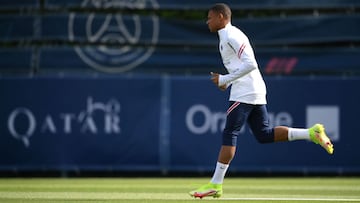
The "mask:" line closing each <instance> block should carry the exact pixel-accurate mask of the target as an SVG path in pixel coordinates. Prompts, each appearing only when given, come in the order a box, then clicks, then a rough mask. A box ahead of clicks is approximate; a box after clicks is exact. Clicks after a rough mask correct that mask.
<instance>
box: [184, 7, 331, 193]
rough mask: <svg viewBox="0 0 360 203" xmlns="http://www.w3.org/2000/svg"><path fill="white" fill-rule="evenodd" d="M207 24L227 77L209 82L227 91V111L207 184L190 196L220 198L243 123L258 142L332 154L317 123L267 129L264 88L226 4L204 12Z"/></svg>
mask: <svg viewBox="0 0 360 203" xmlns="http://www.w3.org/2000/svg"><path fill="white" fill-rule="evenodd" d="M206 23H207V25H208V27H209V29H210V32H217V33H218V36H219V51H220V54H221V58H222V61H223V64H224V66H225V68H226V69H227V72H228V74H225V75H220V74H218V73H211V80H212V82H213V83H214V84H215V85H216V86H217V87H218V88H220V89H221V90H225V89H227V88H228V87H230V86H231V87H230V88H231V91H230V98H229V103H230V104H229V109H228V110H227V118H226V124H225V129H224V130H223V135H222V146H221V149H220V152H219V156H218V161H217V164H216V168H215V171H214V174H213V176H212V179H211V181H210V182H209V183H208V184H206V185H203V186H201V187H200V188H198V189H196V190H194V191H191V192H190V195H191V196H192V197H195V198H196V197H199V198H203V197H207V196H212V197H220V196H221V195H222V193H223V190H222V183H223V180H224V177H225V173H226V171H227V169H228V167H229V164H230V162H231V160H232V159H233V157H234V155H235V151H236V143H237V137H238V136H239V134H240V130H241V128H242V127H243V125H244V124H245V123H246V122H247V123H248V125H249V127H250V128H251V130H252V132H253V134H254V136H255V138H256V139H257V141H258V142H259V143H272V142H279V141H294V140H311V141H312V142H314V143H315V144H319V145H321V146H322V147H323V148H324V149H325V150H326V151H327V152H328V153H329V154H332V153H333V151H334V148H333V145H332V143H331V141H330V139H329V138H328V137H327V135H326V134H325V129H324V127H323V125H321V124H315V125H314V126H312V127H311V128H309V129H301V128H290V127H285V126H276V127H274V128H271V127H270V126H269V116H268V112H267V109H266V86H265V83H264V80H263V78H262V76H261V73H260V71H259V68H258V64H257V62H256V59H255V56H254V52H253V49H252V47H251V45H250V42H249V39H248V38H247V36H246V35H245V34H244V33H243V32H242V31H241V30H240V29H238V28H237V27H235V26H233V25H232V24H231V10H230V8H229V6H228V5H226V4H223V3H218V4H215V5H213V6H212V7H211V8H210V9H209V12H208V16H207V22H206Z"/></svg>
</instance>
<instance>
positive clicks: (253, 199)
mask: <svg viewBox="0 0 360 203" xmlns="http://www.w3.org/2000/svg"><path fill="white" fill-rule="evenodd" d="M219 200H248V201H259V200H263V201H331V202H360V199H346V198H286V197H281V198H276V197H274V198H271V197H243V198H242V197H239V198H236V197H234V198H220V199H219Z"/></svg>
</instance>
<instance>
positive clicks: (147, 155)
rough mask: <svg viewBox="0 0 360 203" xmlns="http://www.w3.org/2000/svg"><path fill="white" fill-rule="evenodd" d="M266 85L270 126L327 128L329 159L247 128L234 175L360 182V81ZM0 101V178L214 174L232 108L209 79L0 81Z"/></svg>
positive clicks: (303, 144)
mask: <svg viewBox="0 0 360 203" xmlns="http://www.w3.org/2000/svg"><path fill="white" fill-rule="evenodd" d="M265 80H266V83H267V87H268V96H267V98H268V105H267V106H268V110H269V115H270V123H271V125H272V126H277V125H284V126H293V127H300V128H301V127H310V126H312V125H313V124H314V123H317V122H320V123H323V124H324V125H325V127H326V130H327V133H328V135H329V136H330V137H331V139H332V140H333V143H334V146H335V152H334V154H333V155H328V154H327V153H326V151H325V150H324V149H322V148H321V147H320V146H318V145H315V144H313V143H310V142H308V141H295V142H290V143H274V144H259V143H257V141H256V140H255V138H254V136H253V135H252V134H251V132H250V131H249V129H248V128H247V126H246V127H244V128H243V129H242V133H241V136H240V137H239V139H238V150H237V155H236V158H235V159H234V160H233V163H232V165H231V168H230V170H232V171H246V172H254V171H256V172H274V171H278V172H305V173H306V172H337V173H346V172H360V152H359V151H358V150H357V143H359V141H360V138H359V136H357V135H356V127H357V121H358V119H357V117H358V115H359V114H360V109H359V108H356V107H357V104H358V103H359V102H360V95H359V94H358V93H357V91H356V90H357V89H359V88H360V79H359V78H348V79H343V78H265ZM0 98H1V101H0V104H1V105H0V170H30V169H31V170H50V169H53V170H75V169H76V170H99V171H103V170H119V171H212V170H213V169H214V165H215V163H216V159H217V153H218V151H219V148H220V145H221V133H222V129H223V127H224V124H225V119H226V110H227V108H228V101H227V99H228V92H227V91H225V92H222V91H219V90H218V89H217V88H216V87H214V86H213V84H212V83H211V82H210V80H209V77H208V76H198V77H171V76H154V77H143V76H131V77H130V76H129V77H98V78H90V77H63V78H1V79H0Z"/></svg>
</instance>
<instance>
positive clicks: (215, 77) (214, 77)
mask: <svg viewBox="0 0 360 203" xmlns="http://www.w3.org/2000/svg"><path fill="white" fill-rule="evenodd" d="M210 74H211V81H212V82H213V83H214V84H215V85H216V87H218V88H219V89H220V90H222V91H225V90H226V89H227V86H226V84H225V85H221V86H219V76H220V74H219V73H213V72H210Z"/></svg>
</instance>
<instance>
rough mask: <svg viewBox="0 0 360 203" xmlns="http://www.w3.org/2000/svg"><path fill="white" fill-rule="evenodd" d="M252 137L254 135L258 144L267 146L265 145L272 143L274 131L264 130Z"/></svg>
mask: <svg viewBox="0 0 360 203" xmlns="http://www.w3.org/2000/svg"><path fill="white" fill-rule="evenodd" d="M254 135H255V138H256V140H257V141H258V142H259V143H260V144H267V143H273V142H274V131H273V130H264V131H261V132H258V133H256V134H254Z"/></svg>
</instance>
